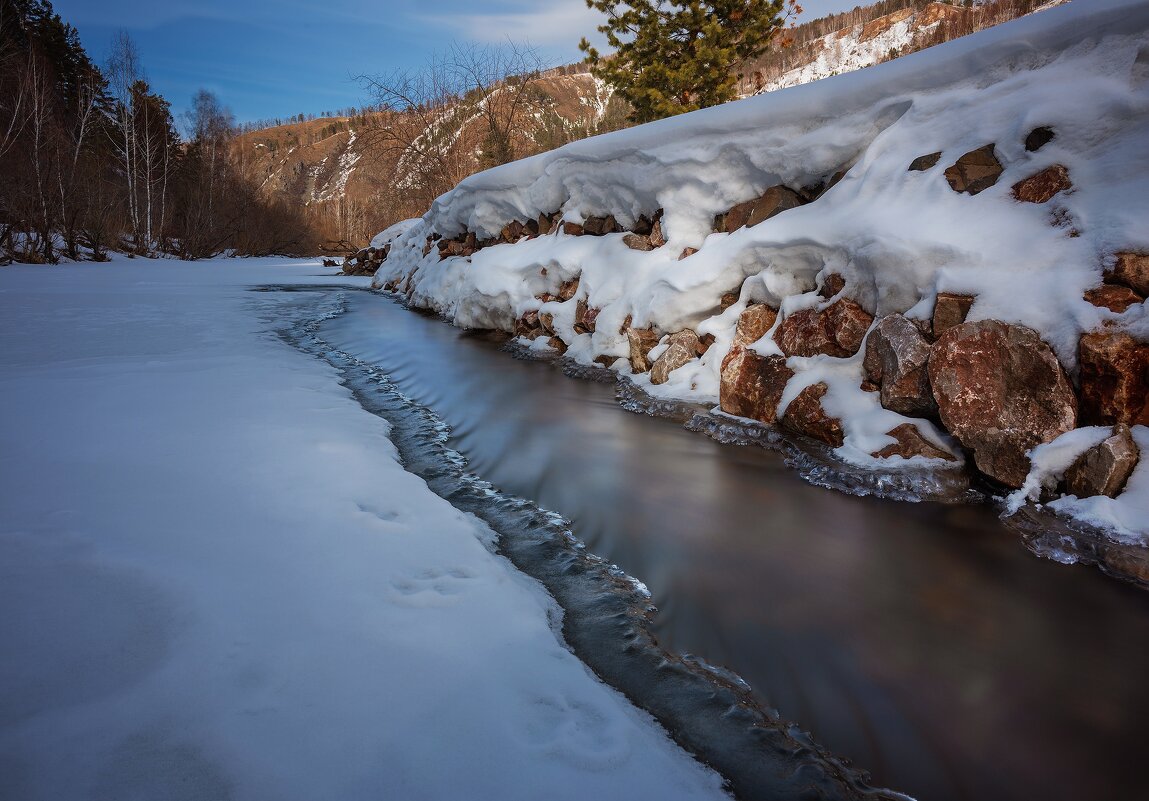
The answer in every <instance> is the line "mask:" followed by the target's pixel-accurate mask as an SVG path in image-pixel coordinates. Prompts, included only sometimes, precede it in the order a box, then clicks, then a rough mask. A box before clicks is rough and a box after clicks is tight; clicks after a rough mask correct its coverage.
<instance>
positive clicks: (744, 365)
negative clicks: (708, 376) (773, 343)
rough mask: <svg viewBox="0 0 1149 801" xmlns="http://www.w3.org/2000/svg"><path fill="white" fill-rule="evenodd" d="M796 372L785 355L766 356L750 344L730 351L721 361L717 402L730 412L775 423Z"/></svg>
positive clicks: (723, 409)
mask: <svg viewBox="0 0 1149 801" xmlns="http://www.w3.org/2000/svg"><path fill="white" fill-rule="evenodd" d="M793 375H794V371H793V370H791V369H790V368H789V367H787V366H786V357H785V356H779V355H777V354H772V355H770V356H763V355H761V354H759V353H758V352H757V351H753V350H750V349H749V348H739V349H738V351H737V352H734V351H731V353H729V354H727V356H726V358H725V359H724V360H723V361H722V375H721V382H720V384H719V388H718V405H719V406H720V407H721V408H722V411H724V412H726V413H727V414H734V415H738V416H739V417H749V418H751V419H753V420H761V421H762V422H764V423H773V422H774V420H775V419H776V418H777V416H778V402H779V401H780V400H782V393H783V391H785V389H786V382H787V381H789V380H790V378H791V377H792V376H793Z"/></svg>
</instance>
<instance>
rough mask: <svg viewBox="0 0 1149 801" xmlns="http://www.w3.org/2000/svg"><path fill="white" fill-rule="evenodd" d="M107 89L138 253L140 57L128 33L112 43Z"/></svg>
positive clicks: (139, 229)
mask: <svg viewBox="0 0 1149 801" xmlns="http://www.w3.org/2000/svg"><path fill="white" fill-rule="evenodd" d="M105 73H106V74H107V77H108V88H109V90H110V92H111V95H112V97H113V99H114V100H115V103H116V106H115V116H116V123H117V124H116V126H115V127H114V128H112V129H111V133H112V136H113V137H114V141H113V144H114V148H115V153H116V157H117V159H118V160H119V163H120V168H121V172H122V174H123V176H124V180H125V182H126V184H127V199H128V219H129V221H130V222H131V227H132V236H133V239H134V240H135V245H136V247H137V249H138V248H139V246H140V234H141V226H140V212H139V203H138V198H137V193H136V181H135V179H136V155H137V143H136V120H135V115H134V114H133V113H132V87H133V86H135V84H136V82H137V81H138V80H140V75H141V69H140V57H139V52H138V51H137V50H136V45H135V42H133V41H132V38H131V37H130V36H129V35H128V33H127V31H120V32H118V33H117V34H116V35H115V37H114V38H113V40H112V51H111V54H110V55H109V56H108V64H107V67H106V69H105Z"/></svg>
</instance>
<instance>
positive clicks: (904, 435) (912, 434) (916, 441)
mask: <svg viewBox="0 0 1149 801" xmlns="http://www.w3.org/2000/svg"><path fill="white" fill-rule="evenodd" d="M886 436H887V437H893V438H894V439H896V440H897V442H895V443H893V444H892V445H887V446H886V447H884V448H882V449H881V450H878V451H874V452H873V453H871V454H870V455H871V456H874V457H876V458H878V459H889V458H890V457H891V456H901V457H902V458H903V459H912V458H913V457H915V456H924V457H926V458H927V459H945V460H946V461H947V462H953V461H956V460H955V459H954V457H953V455H952V454H951V453H949V452H948V451H943V450H942V449H941V448H939V447H938V446H937V445H934V444H933V443H932V442H930V441H929V440H928V439H926V438H925V437H923V436H922V432H920V431H918V427H917V426H915V425H914V424H913V423H902V424H901V425H899V426H894V427H893V428H891V429H890V430H889V431H887V432H886Z"/></svg>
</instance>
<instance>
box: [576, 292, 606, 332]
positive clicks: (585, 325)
mask: <svg viewBox="0 0 1149 801" xmlns="http://www.w3.org/2000/svg"><path fill="white" fill-rule="evenodd" d="M600 311H601V309H596V308H594V307H593V306H590V305H588V304H587V302H586V301H585V300H580V301H578V302H577V303H576V304H575V316H574V330H575V333H576V334H590V333H593V332H594V326H595V321H596V320H597V319H598V314H599V312H600Z"/></svg>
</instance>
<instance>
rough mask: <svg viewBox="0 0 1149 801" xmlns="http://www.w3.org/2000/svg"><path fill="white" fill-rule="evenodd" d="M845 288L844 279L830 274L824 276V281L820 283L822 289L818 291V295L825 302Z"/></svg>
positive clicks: (835, 274)
mask: <svg viewBox="0 0 1149 801" xmlns="http://www.w3.org/2000/svg"><path fill="white" fill-rule="evenodd" d="M845 288H846V279H845V278H843V277H842V276H840V275H838V274H837V273H830V274H829V275H827V276H826V280H825V281H823V282H822V288H821V289H819V290H818V294H819V295H821V296H822V297H824V298H825V299H826V300H829V299H830V298H832V297H834V295H837V294H838V293H839V292H841V291H842V290H843V289H845Z"/></svg>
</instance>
